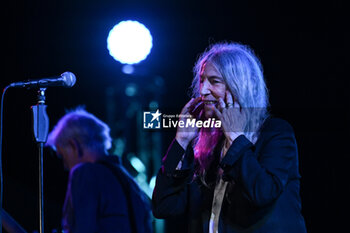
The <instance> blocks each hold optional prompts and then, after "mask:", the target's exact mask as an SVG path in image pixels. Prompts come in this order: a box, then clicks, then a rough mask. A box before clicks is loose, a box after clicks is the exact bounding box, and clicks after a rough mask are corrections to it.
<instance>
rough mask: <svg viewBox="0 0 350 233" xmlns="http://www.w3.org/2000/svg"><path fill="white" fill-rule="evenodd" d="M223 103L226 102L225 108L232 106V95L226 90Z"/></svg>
mask: <svg viewBox="0 0 350 233" xmlns="http://www.w3.org/2000/svg"><path fill="white" fill-rule="evenodd" d="M225 102H226V105H227V107H231V106H233V105H232V104H233V103H234V102H233V97H232V94H231V92H230V91H228V90H226V93H225Z"/></svg>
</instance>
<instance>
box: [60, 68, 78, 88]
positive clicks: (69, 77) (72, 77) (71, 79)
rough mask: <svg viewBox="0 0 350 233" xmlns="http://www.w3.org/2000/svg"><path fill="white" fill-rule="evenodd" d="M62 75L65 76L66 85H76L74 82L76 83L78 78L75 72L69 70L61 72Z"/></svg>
mask: <svg viewBox="0 0 350 233" xmlns="http://www.w3.org/2000/svg"><path fill="white" fill-rule="evenodd" d="M61 77H62V78H63V80H64V83H65V86H66V87H72V86H74V84H75V82H76V80H77V79H76V77H75V75H74V74H73V73H71V72H69V71H67V72H64V73H63V74H61Z"/></svg>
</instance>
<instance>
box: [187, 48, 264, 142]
mask: <svg viewBox="0 0 350 233" xmlns="http://www.w3.org/2000/svg"><path fill="white" fill-rule="evenodd" d="M207 62H210V63H211V64H212V65H213V66H214V67H215V68H216V69H217V70H218V71H219V72H220V74H221V75H222V77H223V79H224V81H225V83H226V87H227V88H228V90H229V91H230V92H231V94H232V95H233V98H234V101H237V102H238V104H239V105H240V106H241V108H242V111H244V113H245V115H246V117H247V122H246V126H245V129H244V134H245V136H246V137H247V138H248V139H249V140H250V141H252V142H253V143H255V142H256V140H257V137H258V133H259V129H260V127H261V125H262V123H263V122H264V121H265V119H266V118H267V117H268V116H269V113H268V111H267V107H268V106H269V100H268V89H267V87H266V84H265V80H264V76H263V69H262V66H261V63H260V61H259V59H258V58H257V56H256V55H255V54H254V52H253V51H252V50H251V49H250V48H249V47H248V46H246V45H242V44H238V43H217V44H214V45H212V46H210V47H209V48H208V49H207V50H206V51H205V52H204V53H203V54H202V55H201V56H200V57H199V59H198V60H197V62H196V64H195V67H194V69H193V72H194V79H193V81H192V86H191V87H192V97H198V96H199V95H200V92H199V91H200V90H199V88H200V87H199V81H200V72H201V69H202V67H203V65H204V64H205V63H207Z"/></svg>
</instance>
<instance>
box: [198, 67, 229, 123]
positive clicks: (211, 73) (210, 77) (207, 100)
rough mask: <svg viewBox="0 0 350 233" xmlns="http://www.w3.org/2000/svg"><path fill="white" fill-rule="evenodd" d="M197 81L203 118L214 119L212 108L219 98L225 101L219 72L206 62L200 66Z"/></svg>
mask: <svg viewBox="0 0 350 233" xmlns="http://www.w3.org/2000/svg"><path fill="white" fill-rule="evenodd" d="M199 80H200V81H199V83H200V84H199V85H200V86H199V90H200V95H201V97H202V102H203V103H204V114H205V117H206V118H211V117H215V114H214V111H213V108H212V107H213V106H214V105H216V104H217V103H218V99H219V98H222V99H223V100H225V93H226V83H225V81H224V79H223V78H222V76H221V74H220V72H219V71H218V70H217V69H216V68H215V66H214V65H212V64H211V63H210V62H206V63H204V65H203V66H202V70H201V72H200V79H199Z"/></svg>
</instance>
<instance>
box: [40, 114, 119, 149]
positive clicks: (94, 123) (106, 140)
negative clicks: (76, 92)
mask: <svg viewBox="0 0 350 233" xmlns="http://www.w3.org/2000/svg"><path fill="white" fill-rule="evenodd" d="M109 132H110V129H109V127H108V126H107V125H106V124H105V123H104V122H102V121H101V120H99V119H98V118H97V117H95V116H94V115H93V114H91V113H88V112H87V111H85V110H84V109H82V108H77V109H75V110H73V111H70V112H68V113H67V114H66V115H64V116H63V117H62V118H61V119H60V120H59V121H58V123H57V125H56V126H55V127H54V129H53V130H52V131H51V132H50V133H49V136H48V140H47V142H46V145H48V146H51V147H53V148H54V149H55V147H56V145H60V146H65V145H67V144H68V142H69V140H72V139H73V140H77V141H78V142H79V143H80V144H81V145H82V147H84V148H88V149H90V150H93V151H96V152H104V151H107V150H108V149H110V148H111V145H112V144H111V141H112V140H111V137H110V134H109Z"/></svg>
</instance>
